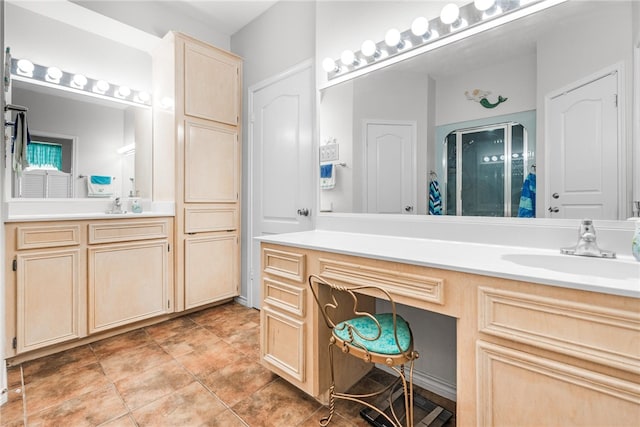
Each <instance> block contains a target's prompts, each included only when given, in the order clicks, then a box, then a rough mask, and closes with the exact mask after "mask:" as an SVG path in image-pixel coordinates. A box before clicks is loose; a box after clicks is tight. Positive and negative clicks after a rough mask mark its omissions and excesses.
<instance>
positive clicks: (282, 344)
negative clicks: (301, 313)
mask: <svg viewBox="0 0 640 427" xmlns="http://www.w3.org/2000/svg"><path fill="white" fill-rule="evenodd" d="M261 313H262V347H261V348H262V350H261V351H262V360H263V361H264V362H265V363H267V364H269V365H270V367H271V368H275V372H277V373H278V374H280V375H285V377H286V378H287V379H288V380H289V381H293V383H294V384H295V385H296V386H298V387H300V388H302V389H306V388H307V386H308V384H305V365H304V361H305V357H306V352H305V340H304V338H305V335H304V321H303V320H300V319H297V318H294V317H292V316H289V315H287V314H284V313H282V312H280V311H279V310H272V309H271V308H269V307H262V310H261Z"/></svg>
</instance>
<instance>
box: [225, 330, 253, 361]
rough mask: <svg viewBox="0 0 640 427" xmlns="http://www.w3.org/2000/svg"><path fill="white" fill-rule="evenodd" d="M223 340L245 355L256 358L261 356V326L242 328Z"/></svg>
mask: <svg viewBox="0 0 640 427" xmlns="http://www.w3.org/2000/svg"><path fill="white" fill-rule="evenodd" d="M223 340H224V342H226V343H227V344H229V345H231V346H232V347H233V348H234V349H236V350H237V351H239V352H241V353H243V354H244V355H245V356H248V357H253V358H254V359H256V360H257V359H258V358H259V357H260V328H255V329H253V328H252V329H242V330H239V331H236V333H234V334H231V335H229V336H226V337H224V338H223Z"/></svg>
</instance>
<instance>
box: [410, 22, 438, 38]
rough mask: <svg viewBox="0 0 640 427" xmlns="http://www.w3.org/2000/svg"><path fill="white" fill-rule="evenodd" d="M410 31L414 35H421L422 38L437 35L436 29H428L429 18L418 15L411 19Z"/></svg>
mask: <svg viewBox="0 0 640 427" xmlns="http://www.w3.org/2000/svg"><path fill="white" fill-rule="evenodd" d="M411 32H412V33H413V35H414V36H417V37H422V39H423V40H428V39H430V38H435V37H438V32H437V31H436V30H429V20H428V19H427V18H425V17H424V16H419V17H417V18H416V19H414V20H413V23H412V24H411Z"/></svg>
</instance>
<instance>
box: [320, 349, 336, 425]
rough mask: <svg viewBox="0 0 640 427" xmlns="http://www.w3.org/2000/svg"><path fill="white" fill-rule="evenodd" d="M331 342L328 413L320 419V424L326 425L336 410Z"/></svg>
mask: <svg viewBox="0 0 640 427" xmlns="http://www.w3.org/2000/svg"><path fill="white" fill-rule="evenodd" d="M333 345H334V344H333V342H330V343H329V370H330V371H331V386H330V387H329V415H327V416H326V417H322V418H321V419H320V425H321V426H322V427H326V426H327V425H328V424H329V423H330V422H331V418H333V414H334V413H335V411H336V394H335V393H336V381H335V377H334V373H333Z"/></svg>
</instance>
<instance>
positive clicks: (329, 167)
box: [320, 163, 336, 190]
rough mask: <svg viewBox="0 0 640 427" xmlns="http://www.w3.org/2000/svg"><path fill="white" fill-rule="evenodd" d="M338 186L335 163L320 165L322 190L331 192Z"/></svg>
mask: <svg viewBox="0 0 640 427" xmlns="http://www.w3.org/2000/svg"><path fill="white" fill-rule="evenodd" d="M335 186H336V172H335V167H334V166H333V163H326V164H324V165H320V188H321V189H322V190H331V189H332V188H334V187H335Z"/></svg>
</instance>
